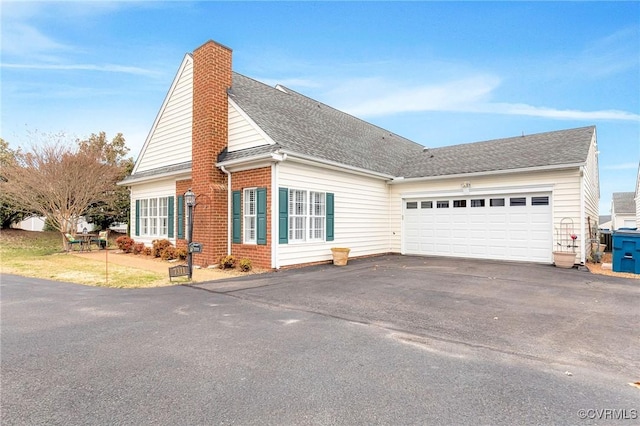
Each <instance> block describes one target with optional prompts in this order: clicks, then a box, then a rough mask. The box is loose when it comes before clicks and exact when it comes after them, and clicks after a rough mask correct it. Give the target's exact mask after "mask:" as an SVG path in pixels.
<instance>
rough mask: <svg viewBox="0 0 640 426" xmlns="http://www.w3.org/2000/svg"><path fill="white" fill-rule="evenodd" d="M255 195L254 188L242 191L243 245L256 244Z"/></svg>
mask: <svg viewBox="0 0 640 426" xmlns="http://www.w3.org/2000/svg"><path fill="white" fill-rule="evenodd" d="M256 194H257V192H256V189H255V188H249V189H245V190H244V206H243V219H244V221H243V223H244V242H245V243H255V242H256Z"/></svg>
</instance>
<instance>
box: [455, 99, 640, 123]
mask: <svg viewBox="0 0 640 426" xmlns="http://www.w3.org/2000/svg"><path fill="white" fill-rule="evenodd" d="M464 112H483V113H491V114H506V115H522V116H529V117H542V118H553V119H559V120H624V121H640V115H638V114H634V113H631V112H627V111H620V110H597V111H581V110H575V109H555V108H547V107H536V106H532V105H527V104H511V103H488V104H479V105H475V106H472V107H471V108H470V109H469V110H468V111H464Z"/></svg>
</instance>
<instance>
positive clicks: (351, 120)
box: [220, 73, 595, 178]
mask: <svg viewBox="0 0 640 426" xmlns="http://www.w3.org/2000/svg"><path fill="white" fill-rule="evenodd" d="M282 89H283V90H279V89H277V88H274V87H271V86H267V85H265V84H263V83H260V82H258V81H256V80H253V79H250V78H248V77H245V76H243V75H241V74H237V73H234V74H233V87H232V88H231V89H230V90H229V96H230V97H231V99H233V100H234V101H235V102H236V103H237V104H238V105H239V106H240V108H242V109H243V110H244V111H245V112H246V113H247V114H248V115H249V116H250V117H251V118H252V119H253V120H254V121H255V122H256V124H257V125H258V126H259V127H260V128H261V129H262V130H263V131H264V132H265V133H266V134H267V135H269V137H271V139H273V141H274V142H275V143H276V145H274V146H270V147H262V148H260V149H252V150H243V151H236V152H231V153H226V154H225V155H223V156H222V157H221V158H220V160H222V161H228V160H233V159H240V158H244V157H248V156H250V155H255V154H256V152H268V151H275V150H277V149H285V150H288V151H291V152H295V153H298V154H303V155H306V156H311V157H316V158H320V159H324V160H329V161H333V162H336V163H340V164H344V165H347V166H351V167H357V168H362V169H366V170H371V171H374V172H378V173H383V174H388V175H392V176H398V177H399V176H402V177H405V178H413V177H430V176H445V175H452V174H465V173H479V172H489V171H497V170H510V169H522V168H532V167H544V166H553V165H564V164H579V163H583V162H585V161H586V159H587V155H588V151H589V147H590V143H591V140H592V137H593V135H594V132H595V127H594V126H589V127H582V128H577V129H569V130H559V131H553V132H546V133H539V134H533V135H525V136H517V137H512V138H505V139H496V140H490V141H484V142H476V143H469V144H461V145H454V146H447V147H440V148H432V149H429V150H423V146H422V145H420V144H417V143H415V142H413V141H410V140H408V139H406V138H403V137H401V136H398V135H395V134H393V133H392V132H390V131H388V130H385V129H382V128H380V127H377V126H374V125H372V124H370V123H367V122H365V121H363V120H360V119H358V118H356V117H353V116H351V115H349V114H346V113H344V112H341V111H339V110H336V109H334V108H331V107H329V106H327V105H325V104H323V103H321V102H318V101H316V100H313V99H311V98H308V97H306V96H304V95H301V94H299V93H297V92H295V91H293V90H291V89H288V88H284V87H283V88H282Z"/></svg>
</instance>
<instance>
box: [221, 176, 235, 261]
mask: <svg viewBox="0 0 640 426" xmlns="http://www.w3.org/2000/svg"><path fill="white" fill-rule="evenodd" d="M219 167H220V170H222V171H223V172H224V173H225V174H226V175H227V254H228V255H231V233H232V232H233V228H232V227H233V217H232V214H233V212H232V211H231V209H232V205H233V204H232V203H233V193H232V191H231V173H229V171H228V170H227V169H225V168H224V166H219Z"/></svg>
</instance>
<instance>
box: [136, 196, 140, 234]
mask: <svg viewBox="0 0 640 426" xmlns="http://www.w3.org/2000/svg"><path fill="white" fill-rule="evenodd" d="M138 236H140V200H136V237H138Z"/></svg>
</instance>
